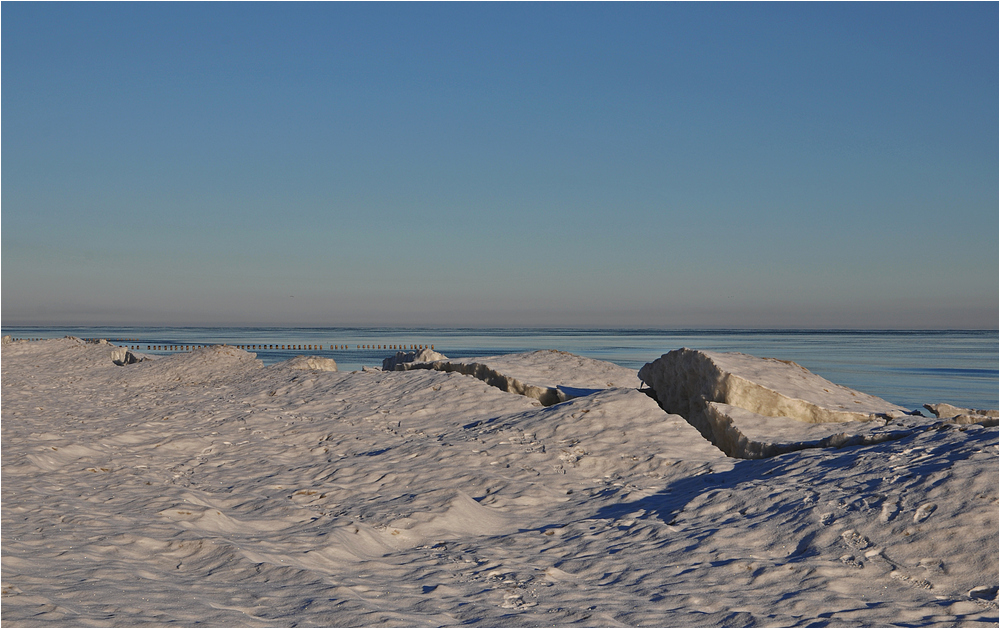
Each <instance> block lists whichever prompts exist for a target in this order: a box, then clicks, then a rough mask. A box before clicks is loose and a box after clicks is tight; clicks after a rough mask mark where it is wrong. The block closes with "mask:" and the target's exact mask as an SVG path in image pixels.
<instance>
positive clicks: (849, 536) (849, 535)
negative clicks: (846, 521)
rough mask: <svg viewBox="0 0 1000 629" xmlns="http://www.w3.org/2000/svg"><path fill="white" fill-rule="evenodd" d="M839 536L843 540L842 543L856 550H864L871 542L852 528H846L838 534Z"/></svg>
mask: <svg viewBox="0 0 1000 629" xmlns="http://www.w3.org/2000/svg"><path fill="white" fill-rule="evenodd" d="M840 537H841V538H842V539H843V540H844V543H846V544H847V545H848V546H850V547H851V548H854V549H856V550H864V549H865V548H868V547H869V546H870V545H871V542H870V541H868V538H867V537H865V536H864V535H862V534H861V533H858V532H857V531H855V530H854V529H847V530H846V531H844V532H843V533H841V534H840Z"/></svg>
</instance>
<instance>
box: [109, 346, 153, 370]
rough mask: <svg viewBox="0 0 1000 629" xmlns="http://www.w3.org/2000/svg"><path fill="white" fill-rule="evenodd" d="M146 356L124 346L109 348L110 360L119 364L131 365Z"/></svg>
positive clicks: (144, 358)
mask: <svg viewBox="0 0 1000 629" xmlns="http://www.w3.org/2000/svg"><path fill="white" fill-rule="evenodd" d="M147 358H148V356H145V355H144V354H139V353H137V352H133V351H132V350H130V349H127V348H125V347H117V348H115V349H113V350H111V362H113V363H114V364H116V365H118V366H119V367H120V366H123V365H131V364H134V363H139V362H142V361H144V360H146V359H147Z"/></svg>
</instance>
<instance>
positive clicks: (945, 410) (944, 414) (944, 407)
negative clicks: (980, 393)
mask: <svg viewBox="0 0 1000 629" xmlns="http://www.w3.org/2000/svg"><path fill="white" fill-rule="evenodd" d="M924 408H926V409H927V410H929V411H930V412H932V413H934V417H940V418H949V417H958V416H960V415H981V416H983V417H992V418H994V419H997V418H1000V411H990V410H976V409H972V408H960V407H958V406H952V405H951V404H924Z"/></svg>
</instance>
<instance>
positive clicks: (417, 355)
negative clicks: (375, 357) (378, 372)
mask: <svg viewBox="0 0 1000 629" xmlns="http://www.w3.org/2000/svg"><path fill="white" fill-rule="evenodd" d="M437 360H448V357H447V356H445V355H444V354H441V353H438V352H435V351H434V350H432V349H427V348H426V347H425V348H424V349H422V350H420V351H416V352H396V355H395V356H389V357H388V358H386V359H384V360H383V361H382V371H403V370H404V367H403V365H404V364H406V363H429V362H434V361H437Z"/></svg>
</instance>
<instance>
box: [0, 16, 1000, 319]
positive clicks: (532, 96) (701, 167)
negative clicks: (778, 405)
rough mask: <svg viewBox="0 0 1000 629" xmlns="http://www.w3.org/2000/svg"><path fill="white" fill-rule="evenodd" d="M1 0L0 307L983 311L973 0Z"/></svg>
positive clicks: (642, 315) (990, 100)
mask: <svg viewBox="0 0 1000 629" xmlns="http://www.w3.org/2000/svg"><path fill="white" fill-rule="evenodd" d="M0 14H2V18H3V19H2V53H3V54H2V59H3V66H2V70H3V72H2V88H3V90H4V94H5V98H4V101H3V117H2V134H0V141H2V151H3V157H4V158H5V159H4V160H3V170H2V190H0V195H2V197H0V200H2V210H3V213H2V226H3V227H5V228H6V230H5V233H4V235H3V237H2V263H3V265H2V271H0V274H2V281H3V294H2V297H3V307H2V317H3V324H4V325H5V326H15V325H37V326H44V325H55V326H70V325H110V326H152V325H168V326H254V325H259V326H289V327H305V326H323V327H325V326H333V327H342V326H403V327H406V326H409V327H420V326H437V327H453V326H458V327H471V328H475V327H627V328H658V329H727V328H728V329H766V328H770V329H777V328H783V329H805V330H808V329H830V328H840V329H983V330H994V329H997V328H998V320H1000V306H998V304H1000V265H998V259H1000V256H998V254H1000V249H998V239H997V237H998V232H1000V220H998V204H1000V186H998V181H997V172H998V171H1000V160H998V150H997V145H998V144H997V142H998V133H1000V132H998V119H997V111H998V109H1000V101H998V96H997V94H998V90H1000V84H998V74H1000V65H998V59H997V45H998V33H1000V31H998V26H997V23H998V17H1000V11H998V5H996V4H995V3H994V4H990V3H971V4H965V3H963V4H938V3H934V4H923V3H920V4H899V3H889V4H857V3H847V4H755V3H748V4H714V3H695V4H675V3H662V4H617V3H616V4H562V3H560V4H444V5H440V4H381V3H379V4H344V3H334V4H320V3H305V4H242V3H231V4H229V3H223V4H188V3H182V4H173V3H167V4H159V3H156V4H152V3H150V4H147V3H139V4H131V3H129V4H121V3H113V4H51V3H3V5H0Z"/></svg>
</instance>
